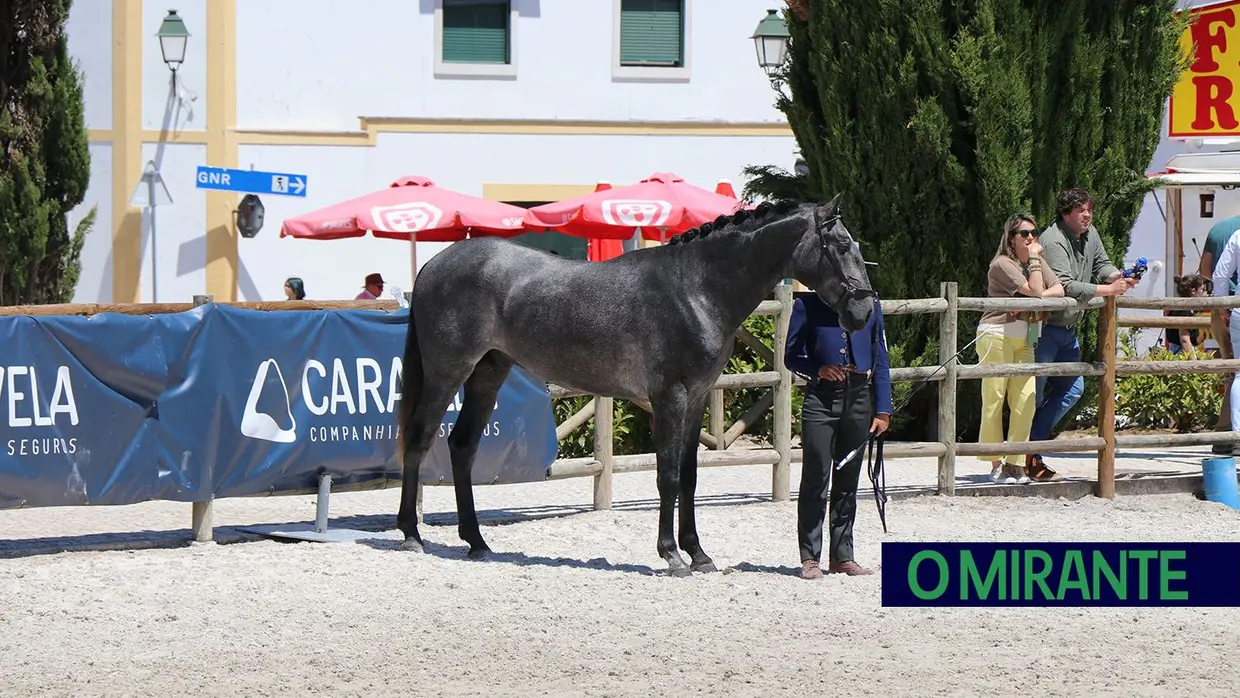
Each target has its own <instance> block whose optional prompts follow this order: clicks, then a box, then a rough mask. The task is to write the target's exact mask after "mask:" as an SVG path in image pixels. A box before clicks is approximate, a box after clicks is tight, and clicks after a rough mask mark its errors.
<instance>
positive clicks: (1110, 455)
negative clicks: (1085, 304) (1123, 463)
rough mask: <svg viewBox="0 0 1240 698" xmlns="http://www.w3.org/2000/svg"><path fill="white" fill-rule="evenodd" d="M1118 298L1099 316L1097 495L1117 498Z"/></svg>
mask: <svg viewBox="0 0 1240 698" xmlns="http://www.w3.org/2000/svg"><path fill="white" fill-rule="evenodd" d="M1115 299H1116V297H1115V296H1107V297H1106V300H1105V302H1104V303H1103V304H1102V310H1101V312H1099V313H1098V354H1099V355H1100V356H1101V357H1102V367H1103V373H1102V380H1100V381H1098V436H1099V437H1101V438H1102V440H1103V442H1104V444H1103V446H1102V450H1101V451H1098V496H1099V497H1102V498H1103V499H1114V498H1115V334H1116V325H1117V324H1118V319H1119V318H1118V317H1117V311H1116V307H1117V304H1116V300H1115Z"/></svg>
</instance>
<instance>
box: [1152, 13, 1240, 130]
mask: <svg viewBox="0 0 1240 698" xmlns="http://www.w3.org/2000/svg"><path fill="white" fill-rule="evenodd" d="M1188 11H1189V12H1191V13H1192V17H1193V19H1192V24H1191V25H1190V26H1189V28H1188V29H1187V30H1186V31H1185V32H1184V34H1183V36H1181V37H1180V48H1181V49H1183V51H1184V52H1185V54H1187V53H1189V52H1190V51H1192V50H1193V45H1194V44H1195V45H1196V47H1197V53H1196V55H1195V56H1194V57H1193V62H1192V64H1191V65H1190V66H1189V68H1188V70H1187V71H1186V72H1185V73H1184V74H1183V75H1182V76H1181V77H1180V81H1179V82H1177V83H1176V85H1175V87H1174V88H1173V90H1172V92H1171V104H1170V108H1169V111H1170V119H1169V121H1170V123H1169V125H1168V129H1167V135H1168V136H1170V137H1172V138H1185V137H1189V138H1191V137H1202V136H1240V0H1232V1H1231V2H1220V3H1217V4H1214V5H1206V6H1203V7H1194V8H1192V9H1191V10H1188Z"/></svg>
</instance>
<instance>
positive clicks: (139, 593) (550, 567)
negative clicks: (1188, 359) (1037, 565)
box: [0, 459, 1240, 696]
mask: <svg viewBox="0 0 1240 698" xmlns="http://www.w3.org/2000/svg"><path fill="white" fill-rule="evenodd" d="M1190 460H1191V459H1190ZM1082 463H1084V461H1082ZM1082 467H1083V466H1082ZM911 468H917V469H918V473H921V477H925V474H926V473H928V474H929V477H930V478H932V477H933V472H934V469H933V461H932V460H931V461H929V462H928V463H924V464H916V463H909V462H903V461H902V462H897V463H894V464H891V469H890V470H891V476H890V479H891V480H894V481H896V482H898V481H900V479H901V478H902V477H905V478H906V479H907V477H908V476H907V473H908V472H909V470H910V469H911ZM961 469H962V470H963V469H964V466H963V463H962V466H961ZM1122 471H1123V468H1122V463H1121V472H1122ZM792 476H793V480H792V481H793V489H794V493H793V501H789V502H781V503H772V502H770V501H767V500H768V499H769V491H770V469H769V468H767V467H762V466H752V467H737V468H716V469H707V470H703V471H702V472H701V474H700V484H699V502H700V506H699V510H698V520H699V530H700V531H701V534H702V536H703V542H704V545H705V546H706V549H707V551H708V552H710V553H711V554H712V555H713V556H714V557H715V560H716V562H717V564H719V565H720V567H721V568H723V567H730V568H732V569H731V570H730V571H729V572H728V573H726V574H725V573H719V574H713V575H708V576H701V575H698V576H694V577H692V578H689V579H670V578H667V577H665V576H663V570H664V568H665V565H664V564H663V562H662V560H660V559H659V558H658V556H657V554H656V553H655V550H654V537H655V522H656V518H657V498H656V493H655V485H654V475H653V473H633V474H625V475H617V476H616V478H615V501H616V503H617V504H616V508H615V509H614V510H612V511H607V512H594V511H588V509H589V504H590V502H591V501H592V499H591V482H590V479H588V478H582V479H575V480H564V481H556V482H547V483H537V484H530V485H505V486H498V487H478V488H476V497H477V501H478V506H479V509H480V511H482V512H483V513H484V516H485V515H491V516H496V515H507V516H509V517H511V516H513V515H516V516H517V518H519V519H522V520H520V521H519V522H517V523H511V524H505V525H492V526H484V528H483V533H484V535H485V536H486V537H487V541H488V542H489V544H490V545H491V547H492V548H493V549H494V550H495V551H496V555H495V556H494V558H493V559H491V560H489V561H486V562H471V561H468V560H466V559H465V557H464V555H465V547H464V544H463V543H462V542H460V541H459V540H458V538H457V536H456V527H455V524H454V520H453V518H452V516H451V514H450V513H449V512H452V511H453V506H454V505H453V500H452V492H451V490H450V489H449V488H442V487H432V488H428V489H427V492H426V500H425V502H426V504H425V506H426V515H427V521H428V523H429V524H430V525H427V526H425V527H424V528H423V535H424V537H425V538H426V539H427V542H428V554H425V555H414V554H408V553H401V552H398V551H396V550H395V549H394V543H393V541H391V540H390V539H387V538H384V537H376V538H375V539H373V540H371V541H367V542H363V543H341V544H319V543H304V542H302V543H287V542H277V541H273V540H261V541H254V542H240V543H232V544H205V545H195V546H192V547H185V546H183V547H175V548H171V549H136V550H108V551H78V552H59V553H48V554H42V553H39V549H40V547H46V546H48V545H53V546H54V545H75V546H79V547H80V546H82V545H89V544H96V543H98V544H105V545H110V546H115V545H118V544H119V545H124V544H130V545H135V544H136V545H142V544H153V543H158V542H159V541H160V540H161V539H172V540H186V539H187V538H188V530H187V528H188V523H189V509H190V508H189V506H188V505H186V504H172V503H165V502H152V503H147V504H141V505H135V506H131V507H121V508H111V509H105V508H94V509H91V508H72V509H70V508H63V509H39V510H24V511H6V512H0V530H3V531H4V536H3V537H4V539H5V540H4V543H3V544H0V553H2V554H4V555H6V556H8V557H6V558H5V559H0V599H3V602H2V604H0V656H3V658H4V660H3V662H0V686H3V687H4V688H3V693H4V694H5V695H15V696H16V695H74V696H81V695H107V696H112V695H151V696H155V695H159V696H166V695H253V696H287V695H406V696H407V695H478V694H487V695H496V696H528V695H589V696H621V695H634V696H636V695H642V696H645V695H649V694H651V693H660V694H666V695H707V694H709V695H729V696H730V695H736V696H767V695H789V696H791V695H807V694H819V693H821V694H838V693H851V694H872V695H929V696H939V695H1018V694H1024V695H1087V694H1088V695H1115V696H1120V695H1123V696H1131V695H1172V694H1174V695H1183V694H1186V693H1188V692H1192V693H1195V694H1198V695H1218V696H1222V695H1229V696H1230V695H1234V693H1235V686H1236V681H1237V679H1240V660H1238V658H1240V652H1238V650H1237V646H1238V643H1240V609H1169V610H1163V609H1066V610H1054V609H1028V610H1025V609H977V610H973V609H947V610H925V609H895V608H883V607H882V606H881V599H880V589H881V577H880V575H874V576H871V577H864V578H846V579H840V578H837V577H834V576H832V577H828V578H827V579H825V580H822V581H819V582H806V581H803V580H801V579H800V578H799V577H797V576H796V572H797V569H798V567H797V563H798V560H797V559H796V557H797V556H796V547H795V523H794V522H795V507H796V502H795V487H796V483H797V481H798V478H799V467H798V465H797V464H794V465H793V473H792ZM863 484H868V483H866V481H865V479H864V476H863ZM860 497H861V498H860V500H859V512H858V521H857V531H856V539H857V549H858V558H859V559H860V560H861V561H862V562H863V563H865V564H868V565H871V566H878V564H879V562H880V559H879V550H880V544H881V542H882V541H883V540H893V541H902V540H1050V541H1060V540H1063V541H1071V540H1081V541H1087V540H1114V541H1157V540H1193V539H1196V540H1206V541H1210V540H1235V539H1236V538H1237V536H1238V535H1240V516H1238V515H1237V514H1236V512H1234V511H1232V510H1229V509H1226V508H1225V507H1223V506H1221V505H1218V504H1214V503H1210V502H1204V501H1200V500H1197V499H1195V498H1194V497H1193V496H1192V495H1188V494H1179V495H1148V496H1134V497H1119V498H1117V499H1116V500H1114V501H1104V500H1099V499H1095V498H1085V499H1082V500H1079V501H1067V500H1054V499H1043V498H1033V497H1028V498H1026V497H1020V498H1015V497H1007V498H973V497H957V498H953V499H944V498H938V497H933V496H925V497H914V498H910V499H901V500H896V501H892V502H891V503H890V504H889V506H888V526H889V529H890V533H889V534H888V535H887V536H886V538H884V535H883V532H882V529H881V526H880V524H879V521H878V516H877V513H876V510H875V507H874V505H873V501H872V500H871V499H870V498H869V497H868V493H862V495H861V496H860ZM398 499H399V491H398V490H386V491H379V492H362V493H349V494H338V495H335V496H333V498H332V525H333V526H356V527H370V528H373V529H376V530H381V529H391V528H392V527H393V526H394V514H395V511H396V507H397V503H398ZM215 509H216V514H215V516H216V526H217V531H218V533H219V534H220V536H221V538H227V535H228V534H229V532H235V529H234V528H233V527H234V526H237V525H243V524H254V523H278V522H286V521H313V518H314V498H313V497H301V496H299V497H278V498H261V499H226V500H220V501H218V502H217V503H216V505H215ZM575 509H576V510H580V511H579V512H578V513H572V514H571V515H568V516H554V514H560V513H565V512H571V511H573V510H575ZM389 532H390V531H389ZM57 536H66V537H68V538H66V539H64V540H60V541H57V540H55V538H56V537H57ZM35 553H39V554H35Z"/></svg>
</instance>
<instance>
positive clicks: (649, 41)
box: [612, 0, 689, 81]
mask: <svg viewBox="0 0 1240 698" xmlns="http://www.w3.org/2000/svg"><path fill="white" fill-rule="evenodd" d="M614 2H615V5H616V18H615V19H616V29H615V31H614V35H615V43H616V50H615V54H616V55H615V62H614V63H613V65H612V76H613V77H614V78H621V79H624V78H632V79H637V80H672V81H684V80H688V78H689V72H688V67H689V61H688V55H689V50H688V49H689V46H688V44H689V42H688V35H689V33H688V31H687V28H688V26H689V12H688V9H689V8H688V5H689V3H688V1H687V0H614Z"/></svg>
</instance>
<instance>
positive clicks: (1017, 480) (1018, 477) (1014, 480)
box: [1003, 465, 1029, 485]
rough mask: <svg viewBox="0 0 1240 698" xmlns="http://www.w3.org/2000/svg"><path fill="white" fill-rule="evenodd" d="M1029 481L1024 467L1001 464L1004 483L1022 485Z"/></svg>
mask: <svg viewBox="0 0 1240 698" xmlns="http://www.w3.org/2000/svg"><path fill="white" fill-rule="evenodd" d="M1027 482H1029V476H1028V475H1026V474H1025V469H1024V468H1023V467H1021V466H1019V465H1005V466H1003V483H1004V484H1006V485H1023V484H1025V483H1027Z"/></svg>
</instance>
